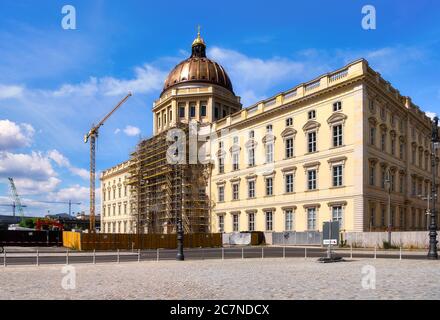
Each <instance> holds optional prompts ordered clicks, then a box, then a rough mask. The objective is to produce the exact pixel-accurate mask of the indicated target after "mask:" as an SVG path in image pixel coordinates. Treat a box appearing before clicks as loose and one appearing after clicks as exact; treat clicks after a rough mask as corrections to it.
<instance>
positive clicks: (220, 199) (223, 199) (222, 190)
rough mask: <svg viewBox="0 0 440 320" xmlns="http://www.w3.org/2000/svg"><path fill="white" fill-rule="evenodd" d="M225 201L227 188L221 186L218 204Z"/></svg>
mask: <svg viewBox="0 0 440 320" xmlns="http://www.w3.org/2000/svg"><path fill="white" fill-rule="evenodd" d="M223 201H225V187H224V186H220V187H218V202H223Z"/></svg>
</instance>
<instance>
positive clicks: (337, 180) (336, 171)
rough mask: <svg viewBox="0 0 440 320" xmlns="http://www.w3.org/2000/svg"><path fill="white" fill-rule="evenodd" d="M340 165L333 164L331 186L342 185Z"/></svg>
mask: <svg viewBox="0 0 440 320" xmlns="http://www.w3.org/2000/svg"><path fill="white" fill-rule="evenodd" d="M342 171H343V168H342V165H337V166H333V187H340V186H342Z"/></svg>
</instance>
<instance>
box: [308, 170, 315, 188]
mask: <svg viewBox="0 0 440 320" xmlns="http://www.w3.org/2000/svg"><path fill="white" fill-rule="evenodd" d="M307 189H308V190H316V170H309V171H307Z"/></svg>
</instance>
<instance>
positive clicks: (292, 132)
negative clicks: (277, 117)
mask: <svg viewBox="0 0 440 320" xmlns="http://www.w3.org/2000/svg"><path fill="white" fill-rule="evenodd" d="M295 135H296V130H295V129H293V128H286V129H284V130H283V132H281V136H282V137H283V138H288V137H292V136H295Z"/></svg>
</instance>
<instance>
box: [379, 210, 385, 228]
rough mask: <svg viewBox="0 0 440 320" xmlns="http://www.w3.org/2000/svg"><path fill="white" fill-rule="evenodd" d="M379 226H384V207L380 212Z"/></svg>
mask: <svg viewBox="0 0 440 320" xmlns="http://www.w3.org/2000/svg"><path fill="white" fill-rule="evenodd" d="M380 225H381V226H382V227H384V226H385V207H384V206H382V208H381V212H380Z"/></svg>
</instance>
